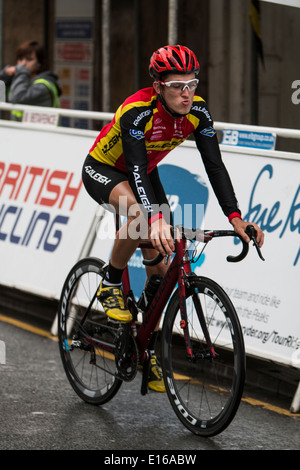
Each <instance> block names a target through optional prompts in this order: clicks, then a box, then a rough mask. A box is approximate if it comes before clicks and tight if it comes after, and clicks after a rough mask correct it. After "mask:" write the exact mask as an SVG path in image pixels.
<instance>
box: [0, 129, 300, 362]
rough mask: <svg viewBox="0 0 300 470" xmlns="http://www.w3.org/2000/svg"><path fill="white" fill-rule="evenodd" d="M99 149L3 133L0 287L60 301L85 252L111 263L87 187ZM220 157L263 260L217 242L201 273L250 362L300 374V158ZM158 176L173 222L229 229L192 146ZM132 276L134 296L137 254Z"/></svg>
mask: <svg viewBox="0 0 300 470" xmlns="http://www.w3.org/2000/svg"><path fill="white" fill-rule="evenodd" d="M208 138H209V137H208ZM93 141H94V136H93V135H92V136H80V135H76V130H74V133H73V134H72V135H70V134H69V133H66V134H64V133H62V132H60V133H59V132H55V131H52V132H48V131H46V130H45V131H44V130H40V129H39V130H29V129H26V128H24V127H21V125H20V126H17V125H11V127H9V125H6V126H5V127H1V126H0V148H1V154H0V155H1V157H0V256H1V270H0V284H2V285H5V286H9V287H15V288H18V289H21V290H24V291H28V292H31V293H34V294H39V295H44V296H47V297H49V298H58V297H59V295H60V292H61V288H62V285H63V282H64V279H65V277H66V275H67V273H68V272H69V270H70V268H71V267H72V265H73V264H74V263H75V262H76V261H77V260H78V258H79V257H82V256H83V253H85V254H86V253H87V252H88V253H90V254H91V255H93V256H97V257H99V258H102V259H104V260H105V261H107V260H108V259H109V256H110V252H111V247H112V244H113V239H114V234H115V228H114V218H113V215H112V214H110V213H108V212H107V211H105V210H104V209H103V208H102V207H98V206H97V205H95V203H94V202H93V200H92V199H91V198H90V197H89V196H88V195H87V193H86V191H85V189H84V188H83V186H82V183H81V169H82V164H83V161H84V159H85V156H86V153H87V151H88V149H89V148H90V146H91V144H92V143H93ZM222 155H223V160H224V162H225V164H226V166H227V168H228V171H229V174H230V176H231V179H232V182H233V186H234V189H235V192H236V195H237V199H238V200H239V203H240V209H241V211H242V215H243V217H244V219H246V220H248V221H249V222H255V223H257V224H258V225H260V226H261V227H262V229H263V230H264V232H265V244H264V246H263V249H262V252H263V256H264V257H265V261H264V262H263V261H261V260H260V259H259V258H258V256H257V254H256V250H255V249H254V248H252V249H250V252H249V255H248V256H247V258H246V259H245V260H244V261H242V262H241V263H236V264H230V263H228V262H227V261H226V256H227V255H228V254H233V255H234V254H237V253H238V252H239V249H240V247H239V246H238V245H236V241H235V239H232V238H230V239H228V238H227V239H214V240H212V241H211V242H210V243H209V244H208V246H207V247H206V249H205V251H204V253H203V254H202V256H201V257H199V258H198V260H197V263H196V264H195V265H194V266H195V272H196V273H197V274H199V275H204V276H207V277H211V278H213V279H214V280H215V281H216V282H218V283H219V284H221V285H222V286H223V288H224V289H225V290H226V291H227V293H228V294H229V296H230V298H231V300H232V301H233V303H234V305H235V307H236V309H237V312H238V315H239V318H240V321H241V324H242V328H243V332H244V338H245V344H246V351H247V353H248V354H251V355H254V356H257V357H260V358H263V359H269V360H273V361H276V362H279V363H283V364H287V365H292V366H294V367H298V368H300V320H299V308H298V284H299V278H300V276H299V274H300V272H299V271H300V269H299V267H300V246H299V231H300V219H299V214H300V184H299V183H300V182H299V164H300V155H294V154H293V155H292V154H288V153H280V152H276V151H270V150H257V149H249V148H243V147H236V148H231V147H228V146H227V147H225V146H222ZM159 171H160V175H161V179H162V182H163V184H164V187H165V190H166V193H167V195H168V200H169V203H170V206H171V209H172V211H173V217H174V221H175V223H183V225H186V226H197V227H199V226H200V227H202V228H204V229H228V228H229V229H230V228H231V225H230V224H229V223H228V221H227V219H226V217H225V216H224V215H223V213H222V211H221V208H220V207H219V204H218V202H217V199H216V197H215V195H214V194H213V192H212V189H211V186H210V183H209V181H208V179H207V176H206V172H205V170H204V167H203V164H202V161H201V157H200V155H199V153H198V151H197V149H196V147H195V145H194V144H193V143H192V142H186V143H185V144H182V145H181V146H180V147H179V148H177V149H175V150H174V151H172V152H171V153H170V154H169V155H168V156H167V157H166V158H165V159H164V160H163V161H162V162H161V164H160V166H159ZM90 235H91V236H92V237H93V236H95V241H94V242H93V244H92V248H91V250H90V249H89V246H88V244H87V240H88V241H89V242H90V238H89V236H90ZM200 249H201V247H200V246H199V247H198V250H200ZM130 271H131V275H132V280H133V286H134V288H135V294H136V296H137V297H138V296H139V295H140V293H141V291H142V289H143V286H144V282H145V272H144V267H143V263H142V258H141V253H140V252H139V251H137V252H136V253H135V254H134V256H133V257H132V258H131V260H130Z"/></svg>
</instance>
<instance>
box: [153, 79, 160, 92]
mask: <svg viewBox="0 0 300 470" xmlns="http://www.w3.org/2000/svg"><path fill="white" fill-rule="evenodd" d="M153 88H154V90H155V91H156V93H157V94H158V95H159V94H160V84H159V82H157V81H155V82H153Z"/></svg>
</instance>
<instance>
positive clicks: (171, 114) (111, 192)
mask: <svg viewBox="0 0 300 470" xmlns="http://www.w3.org/2000/svg"><path fill="white" fill-rule="evenodd" d="M149 73H150V76H151V77H152V78H153V86H152V87H150V88H145V89H142V90H139V91H138V92H136V93H135V94H134V95H132V96H130V97H129V98H127V99H126V100H125V101H124V103H123V104H122V105H121V106H120V107H119V108H118V110H117V112H116V114H115V116H114V118H113V120H112V121H111V122H110V123H109V124H107V125H106V126H105V127H104V128H103V129H102V130H101V132H100V134H99V135H98V137H97V138H96V140H95V142H94V145H93V146H92V148H91V149H90V152H89V155H88V156H87V158H86V160H85V162H84V165H83V171H82V179H83V182H84V185H85V187H86V190H87V191H88V193H89V194H90V195H91V197H92V198H93V199H95V200H96V201H97V202H98V203H99V204H107V203H108V204H110V205H111V206H112V207H113V208H114V210H115V211H117V213H120V214H125V215H127V217H128V219H127V222H126V223H125V224H124V225H123V226H122V227H121V229H120V230H119V232H118V234H117V236H116V240H115V243H114V246H113V249H112V253H111V258H110V262H109V266H108V269H107V274H106V277H105V278H104V280H103V281H102V283H101V286H100V288H99V292H98V295H99V297H98V298H99V300H100V301H101V302H102V305H103V308H104V310H105V312H106V314H107V315H108V317H110V318H112V319H114V320H117V321H124V322H128V321H130V320H131V313H130V312H129V310H128V309H127V307H126V305H125V302H124V299H123V295H122V291H121V278H122V273H123V270H124V269H125V266H126V265H127V262H128V261H129V259H130V257H131V256H132V254H133V253H134V251H135V250H136V248H137V246H138V244H139V242H140V239H139V238H138V237H130V233H131V232H130V230H131V228H132V227H135V224H136V221H137V218H138V217H140V216H141V214H144V216H145V218H146V220H147V221H148V227H149V228H148V229H147V233H146V234H143V233H142V234H141V236H143V235H145V236H149V237H150V239H151V241H152V244H153V247H154V250H149V249H148V250H143V256H144V257H145V258H147V259H151V258H153V257H155V256H156V254H157V251H156V250H158V251H160V252H161V253H163V254H169V255H170V254H172V251H173V249H174V243H173V239H172V236H171V233H170V228H171V225H172V217H171V214H170V210H164V211H163V210H162V207H164V208H168V207H169V206H168V202H167V198H166V195H165V192H164V189H163V187H162V184H161V182H160V179H159V173H158V169H157V165H158V163H159V162H160V161H161V160H162V159H163V158H164V157H165V156H166V155H167V154H168V153H169V152H170V151H171V150H172V149H174V148H175V147H177V146H178V145H179V144H180V143H182V142H183V141H184V140H185V139H187V137H189V136H190V135H191V134H193V135H194V138H195V142H196V145H197V147H198V149H199V152H200V154H201V157H202V160H203V162H204V165H205V169H206V172H207V174H208V177H209V179H210V182H211V185H212V187H213V190H214V192H215V194H216V197H217V199H218V201H219V203H220V205H221V208H222V210H223V212H224V214H225V215H226V216H227V217H228V219H229V222H230V223H231V224H232V225H233V227H234V230H235V231H236V232H237V233H239V234H241V235H242V237H243V238H244V239H245V240H246V241H247V242H249V237H248V236H247V234H246V233H245V228H246V226H247V222H244V221H243V220H242V217H241V212H240V210H239V208H238V203H237V200H236V197H235V193H234V190H233V187H232V184H231V181H230V177H229V175H228V172H227V170H226V168H225V166H224V164H223V162H222V159H221V154H220V150H219V145H218V141H217V136H216V132H215V131H214V129H213V121H212V118H211V115H210V113H209V110H208V108H207V105H206V103H205V101H204V100H203V99H202V98H201V97H200V96H198V95H196V94H195V91H196V88H197V85H198V79H197V78H196V77H197V75H198V73H199V62H198V60H197V58H196V56H195V54H194V53H193V52H192V51H191V50H190V49H189V48H187V47H185V46H181V45H176V46H171V45H168V46H164V47H161V48H160V49H158V50H157V51H155V52H154V53H153V54H152V57H151V59H150V66H149ZM253 225H254V226H255V228H256V230H257V242H258V244H259V246H261V245H262V243H263V233H262V231H261V229H260V228H259V227H258V226H256V225H255V224H253ZM151 251H152V252H151ZM153 251H154V253H153ZM155 253H156V254H155ZM166 269H167V266H166V265H165V264H164V263H163V262H162V263H160V264H159V265H158V266H156V267H151V268H147V276H148V277H149V276H150V275H151V274H153V273H154V272H156V273H159V274H161V275H163V274H164V272H165V271H166ZM154 344H155V335H154V336H153V337H152V338H151V342H150V347H151V348H153V350H154ZM152 366H153V367H152V369H151V377H150V378H149V382H148V386H149V388H151V389H153V390H157V391H164V386H163V381H162V376H161V370H160V368H159V367H158V365H157V362H156V356H154V357H153V358H152Z"/></svg>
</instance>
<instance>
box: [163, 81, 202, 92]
mask: <svg viewBox="0 0 300 470" xmlns="http://www.w3.org/2000/svg"><path fill="white" fill-rule="evenodd" d="M159 83H160V84H161V85H164V86H167V87H168V88H170V89H171V90H173V91H180V92H181V91H184V90H185V89H186V88H188V90H189V91H194V90H196V88H197V86H198V83H199V80H198V79H197V78H193V79H192V80H188V81H187V82H184V81H180V80H179V81H178V80H177V81H176V80H174V81H170V82H161V81H159Z"/></svg>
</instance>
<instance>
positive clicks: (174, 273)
mask: <svg viewBox="0 0 300 470" xmlns="http://www.w3.org/2000/svg"><path fill="white" fill-rule="evenodd" d="M142 246H143V247H152V245H151V243H150V242H149V244H147V242H145V243H143V244H142ZM185 246H186V241H185V240H184V239H181V240H180V241H177V240H176V241H175V256H174V258H173V260H172V262H171V264H170V266H169V268H168V270H167V272H166V274H165V276H164V278H163V280H162V282H161V284H160V286H159V288H158V291H157V292H156V294H155V296H154V298H153V300H152V302H151V304H150V306H149V309H148V310H147V311H146V312H145V313H144V315H143V322H142V324H141V325H140V327H139V330H138V332H137V336H136V338H135V340H136V343H137V346H138V350H139V354H140V361H141V362H143V361H144V359H145V351H146V349H147V346H148V344H149V341H150V339H151V337H152V335H153V332H154V330H155V327H156V325H157V323H158V322H159V320H160V317H161V314H162V312H163V310H164V308H165V306H166V304H167V302H168V300H169V298H170V296H171V293H172V291H173V289H174V288H175V286H176V283H177V281H178V287H179V293H180V298H184V297H185V284H184V280H183V279H181V278H182V277H183V276H184V272H181V271H182V258H183V256H184V252H185ZM180 280H181V282H180ZM123 292H124V296H125V299H127V298H128V296H129V295H130V292H131V285H130V278H129V272H128V267H126V269H125V271H124V274H123Z"/></svg>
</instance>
